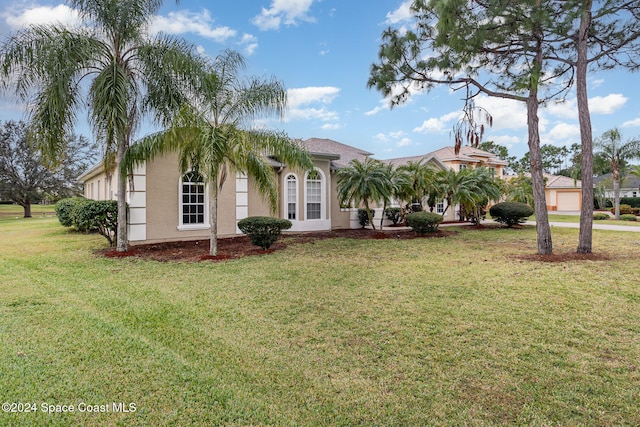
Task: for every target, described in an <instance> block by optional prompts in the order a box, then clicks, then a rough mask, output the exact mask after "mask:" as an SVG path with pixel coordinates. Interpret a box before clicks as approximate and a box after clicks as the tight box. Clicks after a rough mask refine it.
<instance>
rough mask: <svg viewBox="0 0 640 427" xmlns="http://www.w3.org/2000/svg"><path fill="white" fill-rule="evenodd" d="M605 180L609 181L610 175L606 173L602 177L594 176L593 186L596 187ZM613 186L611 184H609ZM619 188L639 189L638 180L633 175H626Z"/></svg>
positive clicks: (639, 180) (639, 183)
mask: <svg viewBox="0 0 640 427" xmlns="http://www.w3.org/2000/svg"><path fill="white" fill-rule="evenodd" d="M606 179H609V180H610V179H611V173H606V174H604V175H600V176H596V177H594V178H593V185H596V184H598V183H600V182H602V181H604V180H606ZM610 185H613V184H610ZM620 188H621V189H622V188H633V189H637V188H640V178H638V177H637V176H633V175H627V176H625V177H624V178H622V179H621V180H620Z"/></svg>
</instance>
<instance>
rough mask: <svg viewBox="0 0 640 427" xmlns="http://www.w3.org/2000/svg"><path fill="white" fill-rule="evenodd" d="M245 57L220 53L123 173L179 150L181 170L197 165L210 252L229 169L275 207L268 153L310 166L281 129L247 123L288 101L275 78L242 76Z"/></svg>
mask: <svg viewBox="0 0 640 427" xmlns="http://www.w3.org/2000/svg"><path fill="white" fill-rule="evenodd" d="M244 68H245V62H244V58H243V57H242V56H241V55H240V54H239V53H237V52H234V51H230V50H227V51H225V52H224V53H222V54H221V55H218V56H217V57H216V58H215V59H214V61H213V63H212V64H211V65H210V69H209V70H208V72H207V73H206V75H205V76H204V77H203V79H202V81H201V83H202V85H201V87H200V88H199V89H198V90H196V91H194V92H193V93H192V94H191V100H190V101H189V103H188V104H185V106H184V108H183V109H182V111H181V112H180V113H179V114H178V115H177V116H176V117H175V119H174V120H173V122H172V123H171V125H170V126H169V128H168V129H167V130H166V131H163V132H159V133H156V134H154V135H150V136H148V137H145V138H143V139H141V140H140V141H138V142H137V143H136V144H133V145H132V146H131V147H130V148H129V150H127V152H126V154H125V156H124V159H123V162H122V165H121V170H120V172H121V174H122V175H126V174H128V173H130V172H131V171H132V170H133V168H134V167H135V166H136V165H139V164H142V163H143V162H145V161H147V160H151V159H153V158H155V157H157V156H160V155H163V154H165V153H167V152H176V151H177V152H178V154H179V167H180V171H181V172H182V173H185V172H187V171H188V170H189V169H193V170H197V171H198V172H200V173H201V174H202V175H204V178H205V179H206V183H207V187H208V191H209V225H210V227H211V238H210V245H209V253H210V254H211V255H212V256H215V255H217V253H218V242H217V223H218V193H219V191H220V189H221V188H222V186H223V184H224V182H225V180H226V177H227V176H228V175H229V173H230V172H242V173H246V174H247V175H248V176H251V177H253V178H254V179H255V182H256V185H257V188H258V190H259V191H260V192H261V193H262V194H263V195H266V197H267V198H268V201H269V204H270V207H271V210H272V211H276V209H277V206H278V183H277V177H276V173H275V170H274V168H273V165H272V164H271V163H270V162H269V159H268V157H267V156H271V157H273V158H276V159H277V160H279V161H280V162H283V163H285V164H287V165H288V166H289V167H292V168H301V169H307V170H310V169H312V168H313V162H312V161H311V159H310V158H309V156H308V154H307V152H306V151H305V150H304V149H303V148H302V147H301V146H300V145H299V144H297V143H295V142H294V141H292V140H291V139H290V138H288V137H287V136H286V135H285V134H283V133H278V132H273V131H268V130H260V129H249V128H248V127H249V125H251V121H252V120H253V119H255V118H257V117H259V116H262V115H268V114H270V113H275V114H278V115H280V116H282V114H283V113H284V109H285V107H286V99H287V98H286V90H285V89H284V87H283V85H282V83H280V82H279V81H277V80H275V79H271V80H260V79H258V78H256V77H251V78H248V79H246V80H245V79H242V76H241V71H243V70H244Z"/></svg>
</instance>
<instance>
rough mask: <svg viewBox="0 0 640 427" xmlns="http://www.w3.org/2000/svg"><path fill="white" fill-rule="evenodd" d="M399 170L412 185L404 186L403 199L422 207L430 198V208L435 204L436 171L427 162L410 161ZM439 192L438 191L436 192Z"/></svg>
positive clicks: (422, 160) (423, 160)
mask: <svg viewBox="0 0 640 427" xmlns="http://www.w3.org/2000/svg"><path fill="white" fill-rule="evenodd" d="M398 170H399V171H400V172H401V173H404V175H405V176H406V179H408V181H409V183H410V185H409V186H404V187H403V188H404V190H405V191H404V194H403V193H402V192H401V194H400V195H401V196H402V197H401V198H402V199H403V200H405V201H407V202H409V203H411V204H412V205H420V208H422V204H423V203H424V202H425V198H428V201H427V202H428V203H430V206H431V205H432V204H433V200H432V199H433V196H434V191H435V190H436V185H435V184H436V179H435V176H436V171H435V169H434V168H433V167H432V166H431V165H430V164H429V163H427V162H426V161H425V159H421V160H419V161H417V162H414V161H409V162H407V163H406V164H404V165H402V166H399V167H398ZM436 192H437V191H436Z"/></svg>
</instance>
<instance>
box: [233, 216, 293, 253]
mask: <svg viewBox="0 0 640 427" xmlns="http://www.w3.org/2000/svg"><path fill="white" fill-rule="evenodd" d="M291 225H292V224H291V221H289V220H287V219H282V218H272V217H269V216H251V217H249V218H245V219H242V220H240V221H238V228H239V229H240V231H242V232H243V233H244V234H246V235H247V237H249V240H250V241H251V243H252V244H254V245H255V246H259V247H261V248H262V249H264V250H267V249H269V248H270V247H271V245H273V244H274V243H275V241H276V240H278V237H280V233H281V232H282V230H288V229H290V228H291Z"/></svg>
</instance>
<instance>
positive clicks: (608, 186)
mask: <svg viewBox="0 0 640 427" xmlns="http://www.w3.org/2000/svg"><path fill="white" fill-rule="evenodd" d="M600 183H602V185H603V186H604V188H605V197H607V198H608V199H613V179H612V178H611V174H610V173H607V174H604V175H600V176H596V177H595V178H593V186H594V187H596V186H597V185H598V184H600ZM639 195H640V178H638V177H636V176H633V175H627V176H625V177H624V178H623V179H621V180H620V197H638V196H639Z"/></svg>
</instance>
